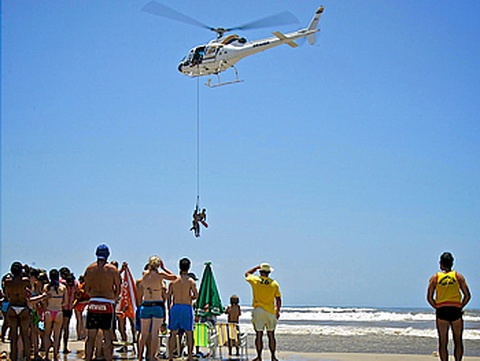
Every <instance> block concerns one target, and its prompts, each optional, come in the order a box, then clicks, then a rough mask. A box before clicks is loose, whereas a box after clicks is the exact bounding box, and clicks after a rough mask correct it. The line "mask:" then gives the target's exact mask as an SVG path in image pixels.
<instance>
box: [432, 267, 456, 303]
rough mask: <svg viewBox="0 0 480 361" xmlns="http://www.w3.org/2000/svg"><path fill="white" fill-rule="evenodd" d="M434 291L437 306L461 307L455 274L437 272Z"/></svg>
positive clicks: (452, 272) (453, 272) (451, 272)
mask: <svg viewBox="0 0 480 361" xmlns="http://www.w3.org/2000/svg"><path fill="white" fill-rule="evenodd" d="M435 291H436V294H435V301H436V303H437V306H439V307H441V306H455V307H462V295H461V293H460V285H459V284H458V280H457V272H455V271H450V272H438V273H437V286H436V288H435Z"/></svg>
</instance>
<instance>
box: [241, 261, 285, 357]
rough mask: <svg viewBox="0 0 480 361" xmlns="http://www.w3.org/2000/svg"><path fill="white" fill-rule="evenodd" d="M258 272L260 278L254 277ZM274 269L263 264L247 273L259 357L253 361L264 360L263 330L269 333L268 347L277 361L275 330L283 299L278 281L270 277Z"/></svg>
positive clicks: (246, 278)
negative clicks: (250, 289)
mask: <svg viewBox="0 0 480 361" xmlns="http://www.w3.org/2000/svg"><path fill="white" fill-rule="evenodd" d="M256 271H258V272H259V274H260V276H256V275H254V273H255V272H256ZM272 271H273V268H272V267H270V265H269V264H268V263H262V264H260V265H259V266H255V267H253V268H252V269H249V270H248V271H247V272H245V280H246V281H247V282H248V283H250V286H252V294H253V302H252V306H253V311H252V324H253V328H254V329H255V333H256V336H255V347H256V349H257V357H256V358H255V359H254V360H253V361H261V360H262V349H263V330H266V331H267V336H268V347H269V349H270V353H271V355H272V361H276V360H277V358H276V357H275V350H276V340H275V328H276V326H277V320H278V318H279V317H280V307H281V306H282V298H281V296H282V295H281V293H280V287H279V285H278V283H277V281H275V280H273V279H271V278H270V277H269V275H270V272H272Z"/></svg>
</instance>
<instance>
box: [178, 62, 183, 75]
mask: <svg viewBox="0 0 480 361" xmlns="http://www.w3.org/2000/svg"><path fill="white" fill-rule="evenodd" d="M182 68H183V63H180V64H178V71H179V72H180V73H183V71H182Z"/></svg>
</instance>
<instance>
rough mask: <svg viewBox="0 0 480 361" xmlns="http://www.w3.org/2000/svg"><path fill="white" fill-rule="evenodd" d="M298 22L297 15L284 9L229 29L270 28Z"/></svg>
mask: <svg viewBox="0 0 480 361" xmlns="http://www.w3.org/2000/svg"><path fill="white" fill-rule="evenodd" d="M298 22H299V21H298V19H297V17H296V16H295V15H293V14H292V13H291V12H290V11H282V12H280V13H278V14H274V15H270V16H267V17H265V18H262V19H258V20H254V21H251V22H249V23H246V24H243V25H240V26H235V27H233V28H229V29H228V31H231V30H248V29H259V28H268V27H271V26H278V25H287V24H293V23H298Z"/></svg>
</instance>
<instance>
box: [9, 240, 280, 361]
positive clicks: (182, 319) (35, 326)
mask: <svg viewBox="0 0 480 361" xmlns="http://www.w3.org/2000/svg"><path fill="white" fill-rule="evenodd" d="M95 255H96V260H95V261H94V262H93V263H91V264H90V265H89V266H88V267H87V268H86V269H85V271H84V273H83V275H82V276H79V277H78V278H77V277H75V275H74V274H73V273H72V272H71V270H70V269H69V268H67V267H62V268H60V269H58V270H57V269H51V270H49V271H47V270H44V269H38V268H34V267H31V266H28V265H25V264H22V263H21V262H14V263H12V265H11V268H10V272H9V273H7V274H6V275H4V276H3V278H2V290H1V292H2V294H1V295H0V296H1V299H2V316H3V324H2V332H1V337H2V342H6V341H7V340H6V335H8V337H9V341H10V360H12V361H17V360H30V359H33V360H34V361H38V360H49V359H53V360H54V361H57V360H59V359H60V356H59V355H60V352H62V353H63V354H64V355H66V354H68V353H70V349H69V345H68V342H69V338H70V335H69V330H70V321H71V319H72V317H73V316H74V317H75V319H76V333H77V335H76V338H77V340H84V341H85V347H84V351H85V356H84V359H85V360H87V361H91V360H93V359H95V360H106V361H111V360H112V357H113V346H114V344H115V342H116V345H117V346H119V347H120V349H119V350H120V352H122V351H126V350H127V346H128V345H130V344H133V343H134V344H135V345H136V349H137V350H136V353H137V356H138V360H143V359H144V358H146V359H147V360H148V361H156V360H157V359H158V358H157V356H158V355H157V353H158V350H159V342H160V341H159V337H158V335H161V334H166V333H167V327H168V331H169V336H168V339H167V343H168V347H167V350H168V354H166V355H165V357H168V359H169V360H172V359H173V358H174V357H175V356H179V355H181V353H182V351H181V350H178V349H177V347H178V346H177V345H179V344H181V343H178V342H177V339H178V338H180V337H184V338H185V340H186V342H185V343H186V349H187V350H186V355H187V358H188V360H192V357H193V348H194V342H193V328H194V324H195V322H199V321H201V322H206V321H208V322H210V323H215V317H213V318H212V317H210V318H209V317H203V318H202V319H200V317H199V316H196V315H195V312H194V308H193V305H194V302H195V299H196V298H197V297H198V290H197V286H196V281H197V280H198V278H197V277H196V276H195V274H193V273H191V272H190V267H191V262H190V260H189V259H188V258H182V259H181V260H180V261H179V274H175V273H174V272H172V271H170V270H169V269H168V268H167V267H166V266H165V265H164V263H163V261H162V260H161V259H160V257H158V256H151V257H150V258H149V259H148V262H147V264H146V265H145V267H144V271H143V274H142V277H141V278H140V279H137V280H134V282H133V287H132V284H127V283H126V281H125V280H126V278H125V277H124V276H125V273H127V272H128V273H129V272H130V271H129V270H128V264H127V263H126V262H124V263H123V264H122V265H121V267H119V264H118V262H116V261H111V262H109V261H108V258H109V256H110V250H109V248H108V246H106V245H104V244H101V245H99V246H98V247H97V249H96V252H95ZM266 267H269V266H268V265H267V264H265V265H264V266H263V268H264V269H263V272H266V273H267V274H268V273H269V272H270V271H271V270H270V269H268V270H267V268H266ZM256 269H260V266H258V268H255V269H252V270H250V271H248V272H250V273H252V272H255V270H256ZM267 271H268V272H267ZM130 276H131V274H130ZM254 279H255V277H254V276H253V275H249V279H248V282H250V283H252V282H254ZM259 284H260V283H259ZM264 284H265V282H264ZM128 287H131V288H133V289H134V292H133V293H130V295H132V294H133V295H134V300H133V301H135V305H138V307H136V312H135V311H133V313H132V312H131V311H132V309H131V304H128V302H127V303H126V302H124V301H125V293H126V292H128V291H131V290H126V288H128ZM252 287H253V286H252ZM272 287H273V289H274V292H275V297H277V299H278V300H277V306H276V307H277V309H276V310H275V311H273V314H274V315H275V313H276V316H274V317H273V318H274V320H272V318H271V317H270V318H268V317H265V315H262V317H263V319H264V320H265V321H263V320H262V322H266V323H268V327H269V328H268V330H267V333H268V335H269V342H270V343H272V342H273V339H272V336H273V329H272V327H274V326H275V325H276V319H277V317H278V315H279V312H280V305H281V302H280V293H279V289H278V284H277V283H276V282H275V281H273V280H271V279H270V281H269V282H267V288H272ZM272 295H273V293H272ZM262 297H263V298H265V295H263V296H262ZM263 302H266V303H268V301H265V300H264V301H263ZM129 306H130V310H128V309H127V308H129ZM271 306H272V307H275V305H274V304H273V302H272V305H271ZM207 307H208V306H207ZM269 307H270V306H269ZM128 311H130V312H128ZM204 311H206V310H204ZM269 312H270V311H269ZM225 313H226V314H227V319H228V322H229V323H234V324H238V322H239V317H240V315H241V308H240V305H239V299H238V296H236V295H233V296H232V297H231V298H230V305H229V306H228V307H227V308H226V310H225ZM167 315H168V317H167ZM166 320H168V323H167V322H166ZM127 322H128V323H129V326H130V329H131V330H132V335H131V340H132V341H133V342H127V339H128V337H127ZM210 326H212V325H211V324H210ZM262 327H263V326H262ZM117 330H118V332H119V335H120V337H117V332H116V331H117ZM262 332H263V329H262ZM234 346H236V347H237V348H236V350H237V355H238V352H239V349H238V344H235V343H234V341H233V340H232V339H230V340H228V348H229V354H232V349H233V347H234ZM271 346H273V344H271ZM197 355H198V356H202V355H203V354H202V353H201V352H200V350H199V349H198V348H197ZM272 357H274V353H272Z"/></svg>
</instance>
